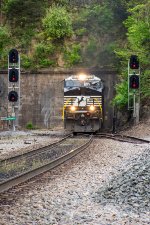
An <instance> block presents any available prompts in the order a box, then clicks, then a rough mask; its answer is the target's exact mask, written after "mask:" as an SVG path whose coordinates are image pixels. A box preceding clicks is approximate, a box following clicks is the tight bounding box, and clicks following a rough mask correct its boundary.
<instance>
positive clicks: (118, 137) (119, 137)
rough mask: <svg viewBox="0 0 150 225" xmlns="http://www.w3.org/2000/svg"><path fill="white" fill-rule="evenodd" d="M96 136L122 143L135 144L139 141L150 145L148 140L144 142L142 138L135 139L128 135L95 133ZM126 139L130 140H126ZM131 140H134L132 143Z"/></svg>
mask: <svg viewBox="0 0 150 225" xmlns="http://www.w3.org/2000/svg"><path fill="white" fill-rule="evenodd" d="M96 136H100V137H105V138H110V139H113V140H117V141H122V142H130V143H135V141H138V142H139V141H140V142H143V143H150V141H149V140H145V139H142V138H137V137H133V136H129V135H122V134H107V133H97V134H96ZM128 139H130V140H128ZM131 140H134V141H131Z"/></svg>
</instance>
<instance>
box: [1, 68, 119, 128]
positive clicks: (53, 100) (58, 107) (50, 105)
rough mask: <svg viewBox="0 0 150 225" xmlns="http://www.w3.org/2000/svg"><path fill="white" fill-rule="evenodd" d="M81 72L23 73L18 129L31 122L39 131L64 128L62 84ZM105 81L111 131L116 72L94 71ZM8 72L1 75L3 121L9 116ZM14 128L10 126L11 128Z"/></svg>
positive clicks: (106, 116)
mask: <svg viewBox="0 0 150 225" xmlns="http://www.w3.org/2000/svg"><path fill="white" fill-rule="evenodd" d="M78 71H79V70H72V71H71V70H63V71H56V70H53V71H50V70H43V71H40V72H21V101H20V102H21V107H20V112H19V123H18V124H19V126H20V127H26V125H27V123H29V122H31V123H32V124H33V125H34V126H36V127H38V128H53V127H62V126H63V121H62V109H63V80H64V79H65V78H66V77H68V76H70V75H71V74H76V73H77V72H78ZM91 72H92V74H95V75H97V76H98V77H100V78H101V79H102V80H103V81H104V85H105V89H104V114H105V123H104V125H105V128H106V129H107V128H109V129H110V128H111V127H112V114H113V109H112V106H111V104H110V102H111V100H112V98H113V95H114V85H115V81H116V72H114V71H111V70H110V71H104V70H95V71H91ZM7 93H8V88H7V71H1V72H0V106H1V111H0V117H2V116H7V114H8V110H7V104H8V100H7ZM10 125H11V124H10Z"/></svg>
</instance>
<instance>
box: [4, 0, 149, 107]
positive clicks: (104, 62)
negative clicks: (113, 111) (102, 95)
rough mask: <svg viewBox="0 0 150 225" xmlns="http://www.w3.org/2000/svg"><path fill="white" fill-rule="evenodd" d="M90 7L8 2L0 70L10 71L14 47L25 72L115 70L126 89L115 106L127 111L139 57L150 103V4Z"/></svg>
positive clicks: (138, 0) (134, 1) (121, 1)
mask: <svg viewBox="0 0 150 225" xmlns="http://www.w3.org/2000/svg"><path fill="white" fill-rule="evenodd" d="M77 2H78V4H77ZM90 2H91V3H90V4H86V3H85V1H82V0H80V1H73V0H72V1H69V0H55V1H54V0H44V1H40V0H37V1H34V0H27V1H23V0H5V1H4V0H3V1H2V4H1V6H2V13H1V17H2V21H1V26H0V67H1V68H7V55H8V51H9V50H10V49H11V48H17V49H18V50H19V52H20V53H21V66H22V67H23V68H24V69H32V70H33V69H34V70H37V69H40V68H45V67H48V68H52V67H72V66H79V65H80V66H85V67H94V66H95V67H101V66H103V67H104V66H109V67H113V68H114V67H115V68H117V69H119V74H120V75H119V79H120V84H118V85H117V87H116V93H117V94H116V97H115V99H114V104H116V105H117V106H118V107H120V108H121V107H125V106H126V104H127V61H128V59H129V57H130V55H132V54H135V55H138V57H139V60H140V66H141V72H142V75H141V97H142V99H143V100H145V99H148V98H149V97H150V87H149V72H150V67H149V62H150V13H149V12H150V0H130V1H129V0H116V1H115V2H114V1H112V0H106V1H99V2H98V1H95V0H93V1H90ZM69 3H70V4H69ZM120 68H121V69H120Z"/></svg>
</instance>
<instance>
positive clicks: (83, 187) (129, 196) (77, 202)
mask: <svg viewBox="0 0 150 225" xmlns="http://www.w3.org/2000/svg"><path fill="white" fill-rule="evenodd" d="M143 133H144V131H143ZM143 133H142V134H143ZM149 151H150V148H149V144H131V143H130V144H129V143H122V142H117V141H114V140H108V139H107V140H106V139H96V140H94V142H93V144H92V145H91V146H89V148H88V149H86V150H84V151H83V152H82V153H81V154H80V155H78V156H77V157H76V158H75V159H72V161H71V162H67V163H65V164H63V165H61V166H60V167H58V168H57V169H55V170H53V171H51V172H47V173H45V174H43V175H42V176H40V177H38V178H37V180H31V181H30V182H28V184H23V185H22V189H21V187H20V188H19V187H18V191H16V189H14V190H11V191H10V192H8V193H4V195H2V196H0V197H1V201H0V207H1V212H0V218H1V221H0V224H1V225H77V224H79V225H148V224H150V219H149V218H150V205H149V204H150V202H149V194H150V192H149V166H150V160H149Z"/></svg>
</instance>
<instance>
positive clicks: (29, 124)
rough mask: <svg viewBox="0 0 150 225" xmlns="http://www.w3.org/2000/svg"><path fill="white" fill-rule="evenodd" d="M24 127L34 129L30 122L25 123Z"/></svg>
mask: <svg viewBox="0 0 150 225" xmlns="http://www.w3.org/2000/svg"><path fill="white" fill-rule="evenodd" d="M26 129H28V130H33V129H34V126H33V124H32V122H29V123H27V125H26Z"/></svg>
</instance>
